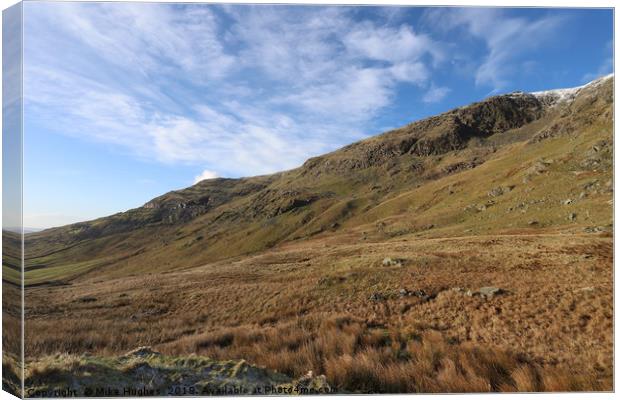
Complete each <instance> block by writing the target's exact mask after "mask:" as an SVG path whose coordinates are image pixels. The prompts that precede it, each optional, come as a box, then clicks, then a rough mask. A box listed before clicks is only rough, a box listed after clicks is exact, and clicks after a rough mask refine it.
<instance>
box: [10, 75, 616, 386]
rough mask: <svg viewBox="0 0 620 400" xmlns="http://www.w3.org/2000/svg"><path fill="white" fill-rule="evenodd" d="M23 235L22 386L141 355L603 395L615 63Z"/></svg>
mask: <svg viewBox="0 0 620 400" xmlns="http://www.w3.org/2000/svg"><path fill="white" fill-rule="evenodd" d="M5 235H8V236H7V237H9V236H10V234H9V233H6V232H5ZM18 240H19V238H18V239H17V241H18ZM5 242H7V243H12V241H7V240H6V239H5ZM24 246H25V251H26V253H25V259H26V265H25V287H26V288H25V297H26V304H25V340H26V343H25V356H26V376H27V379H26V382H27V387H30V388H34V389H37V390H51V389H54V388H58V387H61V386H62V385H63V383H64V382H65V381H64V380H65V379H68V378H67V376H68V375H67V374H69V373H68V372H67V371H71V373H70V374H69V375H71V376H78V378H76V379H77V381H75V380H74V383H75V384H76V385H78V386H80V385H81V386H80V387H82V386H84V385H87V384H92V381H88V380H89V379H91V380H92V379H95V378H93V377H97V379H99V380H100V381H101V382H104V381H105V379H106V376H112V375H113V376H114V377H115V378H114V379H117V380H118V382H117V381H115V382H116V383H115V384H118V385H122V384H124V383H122V382H124V381H123V378H122V376H123V374H122V373H121V374H119V373H118V370H119V369H121V370H123V371H126V372H127V374H134V369H135V368H137V365H138V364H139V365H142V367H143V368H145V369H144V371H143V372H140V373H139V374H137V373H136V374H137V375H136V376H134V378H132V379H134V381H135V380H136V379H137V380H138V381H139V382H142V381H143V382H144V383H145V384H147V385H148V384H149V382H151V384H152V386H153V387H152V389H161V390H164V388H167V387H171V386H174V385H180V384H187V385H190V386H195V387H198V388H203V387H206V386H207V385H209V384H211V385H213V384H215V385H224V384H225V383H226V382H228V383H230V382H236V383H239V382H248V381H251V382H254V383H253V384H255V385H267V384H271V383H272V382H275V383H277V384H281V385H292V386H295V385H297V384H299V382H302V381H303V382H305V384H306V385H307V386H308V385H309V386H312V387H315V388H323V389H325V388H327V387H329V388H330V390H332V389H333V390H335V391H336V392H339V393H369V392H372V393H399V392H426V393H428V392H432V393H437V392H486V391H509V392H513V391H584V390H585V391H592V390H594V391H611V390H613V312H614V310H613V76H607V77H604V78H601V79H599V80H596V81H594V82H592V83H590V84H588V85H585V86H583V87H581V88H577V89H572V90H568V91H566V90H565V91H560V92H554V91H549V92H541V93H535V94H528V93H521V92H518V93H512V94H506V95H500V96H494V97H491V98H488V99H485V100H483V101H481V102H479V103H474V104H472V105H469V106H465V107H461V108H459V109H455V110H452V111H449V112H447V113H444V114H441V115H438V116H436V117H431V118H428V119H424V120H421V121H417V122H414V123H412V124H409V125H407V126H404V127H402V128H399V129H396V130H393V131H390V132H386V133H384V134H381V135H378V136H374V137H372V138H369V139H366V140H363V141H361V142H358V143H354V144H351V145H349V146H346V147H344V148H343V149H340V150H337V151H335V152H333V153H329V154H326V155H323V156H319V157H315V158H311V159H310V160H308V161H306V163H304V164H303V165H302V166H300V167H299V168H297V169H294V170H290V171H284V172H281V173H277V174H273V175H268V176H258V177H251V178H243V179H222V178H218V179H212V180H205V181H202V182H200V183H198V184H196V185H194V186H192V187H189V188H187V189H184V190H180V191H175V192H170V193H167V194H164V195H162V196H160V197H158V198H155V199H153V200H151V201H148V202H147V203H145V205H144V206H143V207H140V208H137V209H134V210H130V211H127V212H124V213H119V214H115V215H112V216H109V217H105V218H100V219H97V220H94V221H88V222H83V223H78V224H73V225H68V226H64V227H59V228H53V229H48V230H45V231H42V232H35V233H29V234H28V235H26V237H25V243H24ZM6 255H7V252H6V251H5V258H3V274H4V276H3V279H4V288H5V293H6V291H7V290H8V291H11V290H17V289H16V288H15V287H14V284H15V283H17V282H18V279H19V276H18V274H16V273H15V272H11V271H15V262H14V261H15V260H13V261H11V260H12V259H11V258H7V257H6ZM9 255H10V252H9ZM144 346H147V347H148V349H149V350H148V352H146V353H145V354H144V355H140V356H135V355H132V356H131V357H133V358H131V357H130V359H129V361H131V363H133V364H131V363H130V364H131V365H129V364H127V363H129V361H127V360H128V359H123V358H122V357H123V355H124V354H128V352H132V351H134V350H135V349H136V348H141V347H144ZM82 355H85V356H82ZM136 357H137V358H136ZM134 358H136V359H135V360H134ZM189 359H192V360H194V361H192V362H193V363H194V364H192V365H191V366H190V365H189V364H187V363H188V362H189V361H186V360H189ZM240 360H244V361H243V362H244V363H247V365H246V364H243V365H244V368H245V369H244V370H243V371H245V372H243V373H240V372H238V369H239V368H237V369H234V368H235V366H236V365H238V363H240V362H241V361H240ZM3 361H4V365H5V368H12V367H11V360H9V359H7V360H3ZM201 363H204V365H207V364H208V365H211V366H212V367H209V368H212V369H213V368H215V369H216V370H217V371H220V372H218V374H215V375H209V376H206V375H201V374H202V372H200V371H204V370H206V369H200V368H198V370H196V371H198V372H196V371H195V370H194V369H193V368H194V367H193V365H203V364H201ZM209 363H211V364H209ZM227 363H228V364H227ZM134 364H135V365H134ZM144 364H146V365H144ZM224 364H226V368H224V367H221V366H222V365H224ZM229 364H230V365H229ZM214 365H217V366H218V367H217V368H216V367H213V366H214ZM104 366H105V368H103V367H104ZM171 366H177V367H179V368H180V366H183V368H190V367H191V368H190V369H192V370H191V371H189V372H188V371H185V372H183V373H181V372H179V370H178V369H174V368H172V367H171ZM147 367H148V368H147ZM220 367H221V368H220ZM123 368H124V369H123ZM132 368H134V369H132ZM171 368H172V369H171ZM205 368H206V367H205ZM218 368H219V369H218ZM246 370H247V371H254V372H252V373H249V372H247V371H246ZM106 371H107V372H106ZM140 371H142V370H140ZM166 371H167V372H166ZM235 371H236V372H235ZM257 371H261V372H257ZM309 371H312V373H309ZM190 372H191V373H190ZM252 374H254V375H252ZM255 374H259V375H260V379H258V378H255ZM261 374H262V375H261ZM190 376H191V378H190ZM223 376H224V378H223ZM253 376H254V378H252V377H253ZM308 376H310V378H308ZM156 378H157V379H156ZM160 378H161V379H160ZM304 379H305V380H304ZM76 382H77V383H76ZM88 382H90V383H88ZM153 382H155V383H153ZM257 382H258V383H257ZM5 385H10V382H5ZM119 387H120V386H119Z"/></svg>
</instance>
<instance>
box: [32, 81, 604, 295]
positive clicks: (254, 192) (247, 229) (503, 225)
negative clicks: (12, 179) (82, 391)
mask: <svg viewBox="0 0 620 400" xmlns="http://www.w3.org/2000/svg"><path fill="white" fill-rule="evenodd" d="M612 85H613V76H611V75H610V76H606V77H603V78H600V79H598V80H595V81H593V82H591V83H589V84H587V85H584V86H582V87H579V88H573V89H560V90H551V91H546V92H537V93H523V92H514V93H510V94H505V95H499V96H493V97H490V98H487V99H485V100H483V101H480V102H477V103H473V104H471V105H468V106H465V107H460V108H457V109H454V110H451V111H448V112H446V113H443V114H440V115H437V116H434V117H430V118H426V119H423V120H420V121H417V122H413V123H411V124H409V125H406V126H403V127H401V128H398V129H395V130H392V131H389V132H386V133H383V134H381V135H378V136H374V137H371V138H369V139H366V140H362V141H360V142H357V143H353V144H351V145H348V146H346V147H344V148H342V149H340V150H337V151H334V152H332V153H329V154H326V155H322V156H319V157H314V158H311V159H309V160H308V161H306V162H305V163H304V164H303V165H302V166H301V167H299V168H296V169H294V170H290V171H286V172H281V173H277V174H273V175H266V176H256V177H251V178H242V179H222V178H218V179H212V180H205V181H202V182H199V183H198V184H196V185H194V186H191V187H189V188H187V189H183V190H178V191H173V192H169V193H166V194H164V195H162V196H160V197H157V198H155V199H152V200H150V201H148V202H147V203H145V204H144V205H143V206H142V207H139V208H136V209H133V210H129V211H127V212H123V213H118V214H115V215H112V216H109V217H104V218H99V219H96V220H93V221H88V222H82V223H77V224H72V225H68V226H64V227H59V228H53V229H48V230H45V231H42V232H37V233H31V234H28V235H27V237H26V250H27V254H26V259H27V267H26V270H27V272H26V279H27V281H29V282H31V283H36V282H42V281H45V280H46V279H49V278H51V277H53V278H54V279H59V280H66V279H72V278H74V277H76V276H79V275H82V274H85V273H94V274H102V273H105V274H111V275H114V276H118V275H123V274H133V273H150V272H160V271H166V270H171V269H177V268H187V267H191V266H196V265H200V264H202V263H206V262H210V261H215V260H218V259H224V258H229V257H235V256H240V255H244V254H249V253H253V252H258V251H261V250H264V249H268V248H271V247H273V246H277V245H278V244H281V243H284V242H288V241H296V240H304V239H307V238H310V237H313V236H316V235H325V234H332V233H339V234H343V235H344V234H350V233H352V232H355V231H357V230H363V231H364V232H366V233H365V235H366V236H368V237H372V238H373V240H380V239H381V238H383V237H389V236H390V235H394V234H396V233H395V232H396V231H398V230H399V229H401V226H403V225H407V226H408V228H406V230H407V229H408V230H409V231H410V232H414V231H421V230H422V229H421V228H420V227H422V226H426V227H430V226H431V225H432V226H433V228H432V229H430V228H429V229H426V230H425V235H435V234H439V231H441V232H442V233H441V234H442V235H453V234H458V233H461V232H462V231H463V229H461V228H464V227H465V226H470V225H472V214H471V213H470V212H469V211H466V210H464V209H463V207H460V206H459V207H456V208H454V207H451V208H450V210H449V211H446V213H445V214H443V215H441V216H436V215H434V212H433V209H434V208H436V207H437V204H432V203H430V204H416V199H415V196H416V194H417V193H422V192H426V190H425V189H423V188H424V187H429V188H430V187H431V186H429V185H432V187H433V188H436V189H433V190H439V186H440V185H439V183H440V182H446V184H447V182H448V179H447V178H448V177H450V176H459V174H463V173H465V172H466V171H475V170H476V171H480V173H479V174H476V173H471V172H468V174H469V175H479V177H476V178H475V179H476V181H475V184H473V185H472V183H473V181H472V180H471V179H469V180H465V179H451V180H450V181H451V182H454V183H452V184H451V187H452V189H451V190H454V191H456V192H457V193H462V194H457V195H456V196H452V197H451V199H454V200H455V201H452V203H454V204H452V205H455V204H456V203H463V200H465V199H468V201H470V202H471V203H472V204H473V203H474V202H475V201H476V200H477V201H482V200H484V201H486V197H487V196H486V192H487V191H490V190H492V189H493V187H494V186H501V185H502V184H504V186H506V183H505V182H502V180H501V179H498V173H499V172H500V171H501V172H502V173H503V174H504V175H503V177H502V178H503V179H508V178H509V176H511V175H513V176H525V175H527V174H530V175H531V172H532V171H534V172H536V169H537V168H538V169H541V170H543V169H553V168H555V167H550V166H548V164H546V163H547V161H541V160H542V158H548V159H549V158H557V157H559V156H560V155H559V154H558V152H557V151H554V149H553V148H552V147H558V148H559V146H560V145H562V146H565V147H566V149H567V151H568V153H567V154H571V153H574V150H572V149H571V147H572V146H574V145H576V141H580V142H584V143H587V144H585V145H587V146H591V147H592V146H595V145H596V146H598V147H600V148H601V151H600V152H595V153H593V154H590V153H588V152H584V153H583V154H571V155H568V156H564V157H572V162H573V163H575V162H590V161H591V162H592V164H589V165H583V166H580V167H579V168H582V169H584V170H585V171H592V170H595V169H597V168H598V169H600V168H609V167H610V165H611V164H610V163H611V140H612V136H611V129H612V125H611V115H612V104H613V99H612V96H613V87H612ZM555 138H558V139H559V140H560V142H554V143H556V144H554V145H553V146H550V147H549V146H547V145H546V143H547V142H549V141H550V140H551V139H555ZM526 155H531V157H526ZM584 157H585V158H584ZM580 159H583V160H585V161H583V160H581V161H580ZM587 160H590V161H587ZM575 167H576V165H575ZM501 169H503V170H501ZM528 171H529V172H528ZM489 173H491V174H492V176H491V175H489ZM588 173H589V172H588ZM483 174H484V175H483ZM464 176H465V175H463V177H464ZM573 183H576V182H573ZM470 185H472V186H470ZM514 186H515V193H521V195H525V193H524V192H523V191H524V190H525V185H524V184H523V183H522V182H518V183H516V184H514ZM572 186H574V185H570V186H566V187H560V188H558V189H557V190H556V191H553V192H549V193H547V194H546V196H547V197H558V198H564V197H569V189H571V188H572ZM479 190H481V192H480V193H479ZM440 192H441V190H439V191H438V192H437V193H436V194H435V196H434V197H435V200H434V201H435V202H439V197H441V194H440ZM511 196H513V197H514V196H515V195H514V194H513V195H511ZM457 199H458V202H457V201H456V200H457ZM558 201H559V200H558ZM417 203H420V201H418V202H417ZM444 203H445V201H444ZM414 205H415V206H414ZM465 206H467V204H465ZM549 207H551V208H559V206H557V207H556V205H555V204H554V205H550V206H549ZM541 219H544V221H541V222H540V223H541V224H542V225H544V226H545V227H555V226H561V225H566V224H567V221H566V220H565V218H560V219H555V218H542V216H541ZM509 220H510V219H505V218H501V219H498V220H494V221H491V225H492V228H490V229H491V230H493V231H499V230H507V229H511V228H517V227H519V228H525V227H526V224H527V223H528V222H530V221H525V220H522V221H513V222H512V224H510V223H508V221H509ZM405 221H406V223H405ZM592 222H596V223H598V224H604V223H608V221H606V220H605V221H603V220H601V221H592ZM373 224H376V225H373ZM378 226H380V227H381V228H378ZM480 228H481V227H477V228H473V229H480ZM401 230H402V229H401ZM386 235H387V236H386ZM230 243H235V246H230Z"/></svg>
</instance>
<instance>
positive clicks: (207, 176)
mask: <svg viewBox="0 0 620 400" xmlns="http://www.w3.org/2000/svg"><path fill="white" fill-rule="evenodd" d="M218 177H219V175H218V174H217V172H213V171H209V170H208V169H205V170H204V171H202V172H201V173H200V175H198V176H196V177H195V178H194V185H195V184H197V183H198V182H200V181H204V180H205V179H215V178H218Z"/></svg>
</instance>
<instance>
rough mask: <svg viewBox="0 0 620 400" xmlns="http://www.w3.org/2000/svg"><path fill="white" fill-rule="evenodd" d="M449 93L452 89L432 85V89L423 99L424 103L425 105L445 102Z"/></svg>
mask: <svg viewBox="0 0 620 400" xmlns="http://www.w3.org/2000/svg"><path fill="white" fill-rule="evenodd" d="M448 93H450V88H447V87H441V86H440V87H437V86H435V85H431V87H430V89H429V90H428V91H427V92H426V93H425V94H424V96H423V97H422V101H423V102H425V103H437V102H439V101H441V100H443V98H444V97H446V95H447V94H448Z"/></svg>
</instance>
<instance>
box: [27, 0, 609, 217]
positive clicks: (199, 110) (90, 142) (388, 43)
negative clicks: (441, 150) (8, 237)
mask: <svg viewBox="0 0 620 400" xmlns="http://www.w3.org/2000/svg"><path fill="white" fill-rule="evenodd" d="M612 18H613V15H612V11H611V10H600V9H599V10H594V9H592V10H587V9H573V10H571V9H544V8H539V9H525V8H520V9H503V8H486V9H485V8H416V7H329V6H320V7H311V6H267V5H256V6H246V5H197V4H193V5H183V4H162V3H53V2H40V3H39V2H26V3H24V23H25V25H24V64H25V65H24V110H25V111H24V112H25V121H26V122H25V126H24V132H25V139H24V145H25V149H26V158H25V160H24V172H25V187H24V195H25V203H24V225H25V226H28V227H37V228H40V227H49V226H56V225H62V224H66V223H70V222H75V221H80V220H86V219H92V218H95V217H99V216H104V215H108V214H112V213H115V212H118V211H124V210H127V209H129V208H133V207H137V206H140V205H142V204H143V203H145V202H146V201H148V200H149V199H150V198H152V197H155V196H157V195H160V194H162V193H165V192H167V191H170V190H174V189H180V188H183V187H186V186H189V185H192V184H193V183H194V182H195V181H196V180H197V179H200V178H212V177H215V176H220V177H240V176H251V175H259V174H266V173H271V172H276V171H280V170H284V169H290V168H294V167H296V166H298V165H300V164H301V163H303V161H304V160H305V159H307V158H308V157H311V156H314V155H318V154H321V153H325V152H328V151H331V150H334V149H337V148H339V147H341V146H343V145H346V144H348V143H351V142H353V141H356V140H359V139H362V138H364V137H367V136H369V135H374V134H377V133H380V132H382V131H385V130H387V129H390V128H394V127H397V126H400V125H403V124H406V123H408V122H411V121H414V120H417V119H420V118H423V117H426V116H429V115H433V114H436V113H439V112H442V111H446V110H449V109H451V108H454V107H457V106H461V105H464V104H468V103H470V102H472V101H476V100H480V99H482V98H484V97H487V96H489V95H492V94H497V93H504V92H511V91H514V90H524V91H536V90H544V89H550V88H560V87H573V86H579V85H581V84H583V83H585V82H587V81H589V80H592V79H594V78H596V77H598V76H600V75H604V74H608V73H610V72H612V51H613V43H612V37H613V32H612V29H613V26H612Z"/></svg>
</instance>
